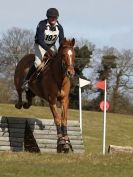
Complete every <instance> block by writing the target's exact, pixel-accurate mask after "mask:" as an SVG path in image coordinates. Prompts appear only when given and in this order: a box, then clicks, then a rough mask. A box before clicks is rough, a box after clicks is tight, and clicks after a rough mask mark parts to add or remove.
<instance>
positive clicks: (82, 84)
mask: <svg viewBox="0 0 133 177" xmlns="http://www.w3.org/2000/svg"><path fill="white" fill-rule="evenodd" d="M90 83H91V82H90V81H88V80H85V79H81V78H79V87H84V86H85V85H89V84H90Z"/></svg>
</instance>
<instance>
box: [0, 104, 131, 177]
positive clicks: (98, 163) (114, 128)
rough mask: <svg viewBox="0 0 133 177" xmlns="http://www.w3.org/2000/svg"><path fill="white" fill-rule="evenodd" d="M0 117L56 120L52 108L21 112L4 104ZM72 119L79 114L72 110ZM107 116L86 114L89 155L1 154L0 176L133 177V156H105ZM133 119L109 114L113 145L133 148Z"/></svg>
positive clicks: (1, 105) (84, 133) (85, 130)
mask: <svg viewBox="0 0 133 177" xmlns="http://www.w3.org/2000/svg"><path fill="white" fill-rule="evenodd" d="M0 115H4V116H9V115H10V116H19V117H40V118H52V114H51V112H50V110H49V108H44V107H34V106H33V107H31V108H30V109H29V110H17V109H15V108H14V105H6V104H0ZM68 115H69V119H72V120H78V118H79V113H78V111H76V110H69V113H68ZM102 126H103V114H102V113H96V112H88V111H83V140H84V145H85V153H84V154H82V155H79V154H67V155H66V154H32V153H9V152H3V153H0V177H7V176H9V177H62V176H63V177H65V176H70V177H133V155H131V154H116V155H109V154H107V153H106V155H105V156H103V155H102ZM132 127H133V116H130V115H121V114H111V113H107V138H106V139H107V141H106V151H107V148H108V145H109V144H115V145H122V146H124V145H126V146H127V145H129V146H133V128H132Z"/></svg>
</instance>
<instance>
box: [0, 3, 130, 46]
mask: <svg viewBox="0 0 133 177" xmlns="http://www.w3.org/2000/svg"><path fill="white" fill-rule="evenodd" d="M50 7H56V8H57V9H58V10H59V12H60V18H59V21H60V23H61V24H62V26H63V27H64V31H65V36H66V37H75V38H79V39H80V38H86V39H88V40H89V41H90V42H93V43H94V44H96V46H97V47H100V48H101V47H103V46H114V47H117V48H119V49H122V48H126V49H128V48H129V49H133V0H47V1H46V0H21V1H20V0H0V35H1V34H2V33H4V32H6V30H8V29H10V28H12V27H20V28H26V29H32V30H33V31H35V30H36V26H37V24H38V22H39V21H40V20H42V19H44V18H45V17H46V16H45V14H46V10H47V9H48V8H50Z"/></svg>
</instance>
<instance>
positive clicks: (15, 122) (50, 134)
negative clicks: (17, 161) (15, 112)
mask: <svg viewBox="0 0 133 177" xmlns="http://www.w3.org/2000/svg"><path fill="white" fill-rule="evenodd" d="M68 136H69V138H70V141H71V144H72V146H73V149H74V153H83V152H84V145H83V139H82V134H81V131H80V125H79V122H78V121H68ZM56 147H57V134H56V127H55V124H54V120H53V119H52V120H51V119H39V118H17V117H3V116H1V117H0V151H29V152H54V153H56V151H57V150H56Z"/></svg>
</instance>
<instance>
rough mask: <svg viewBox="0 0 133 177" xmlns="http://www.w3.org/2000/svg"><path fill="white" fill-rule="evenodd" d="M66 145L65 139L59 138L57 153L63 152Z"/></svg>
mask: <svg viewBox="0 0 133 177" xmlns="http://www.w3.org/2000/svg"><path fill="white" fill-rule="evenodd" d="M64 145H65V140H64V139H63V138H62V137H61V138H59V139H58V140H57V153H62V152H63V147H64Z"/></svg>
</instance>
